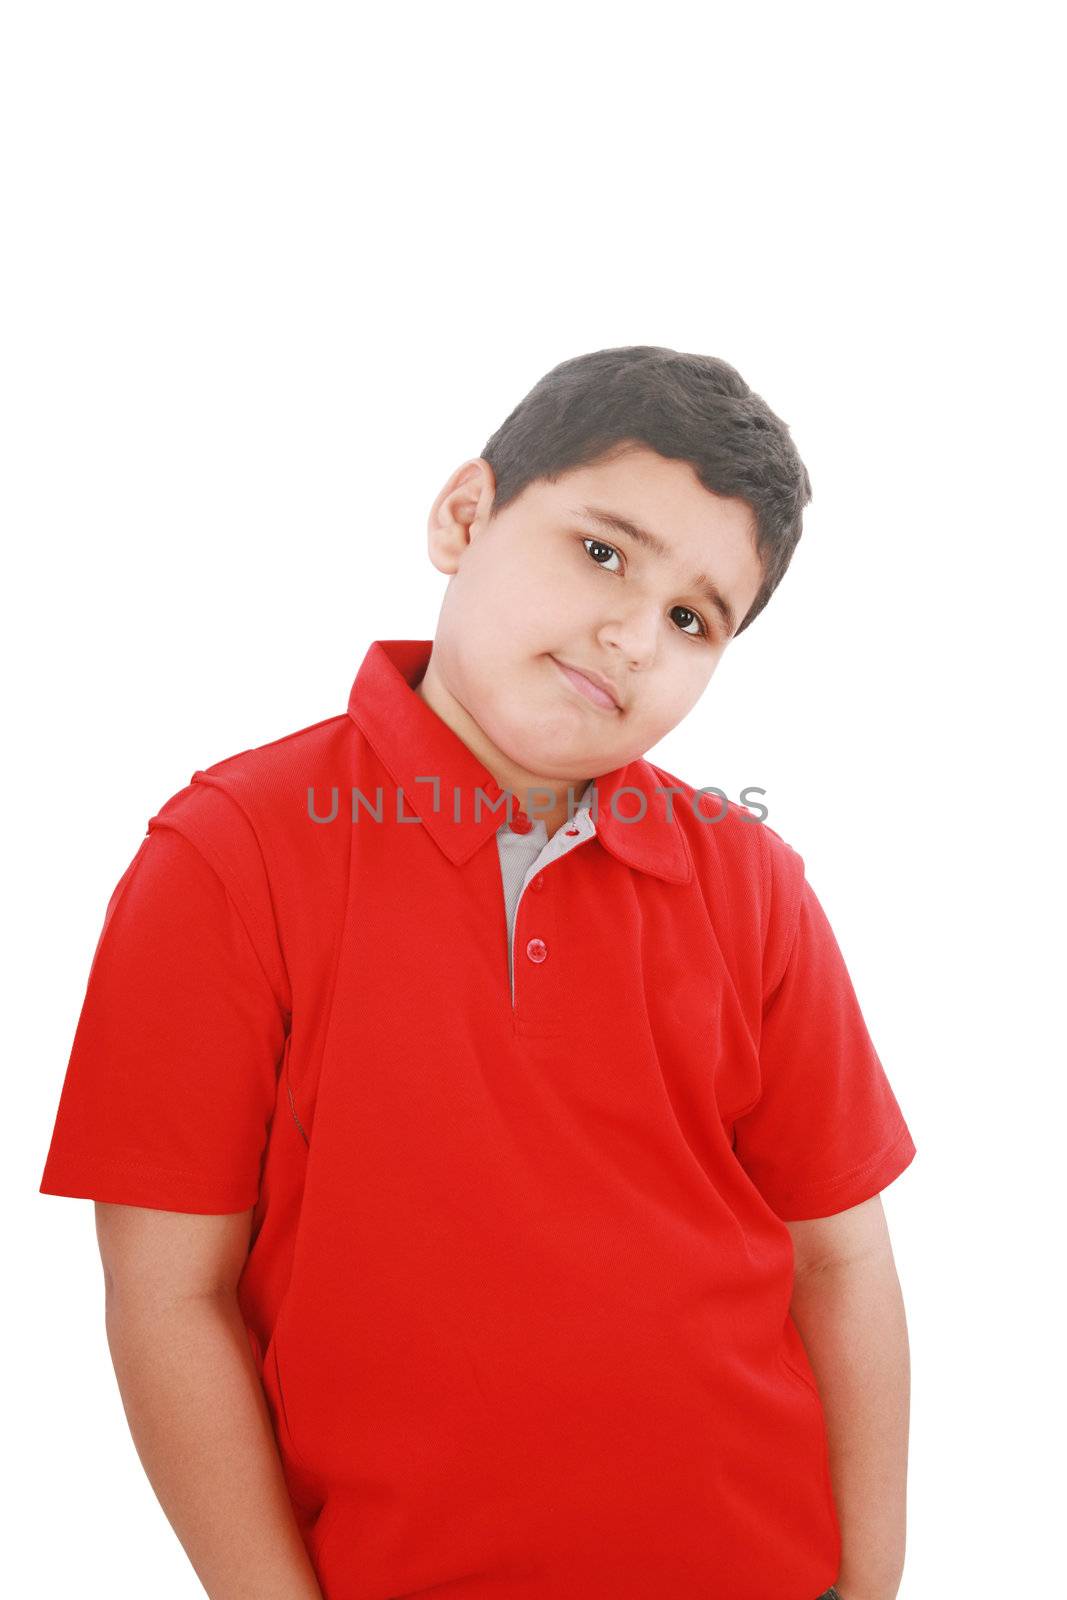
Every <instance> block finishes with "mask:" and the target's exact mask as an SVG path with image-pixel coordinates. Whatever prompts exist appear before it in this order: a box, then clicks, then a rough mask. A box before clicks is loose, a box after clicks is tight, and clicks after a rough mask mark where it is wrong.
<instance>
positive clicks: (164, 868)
mask: <svg viewBox="0 0 1067 1600" xmlns="http://www.w3.org/2000/svg"><path fill="white" fill-rule="evenodd" d="M287 1025H288V1016H287V1014H286V1012H285V1011H284V1009H283V1008H282V1006H281V1004H280V1003H279V999H278V995H277V993H276V992H275V989H274V987H273V986H272V984H271V982H270V981H268V977H267V974H266V972H265V971H264V957H263V952H262V950H260V951H259V952H258V953H257V948H256V945H254V944H253V942H252V938H251V937H250V934H249V931H248V926H247V916H242V914H241V912H239V910H238V908H237V904H236V902H235V899H234V898H233V897H232V896H231V894H230V893H229V891H228V890H227V888H226V886H225V885H224V883H223V881H222V879H221V878H220V876H219V875H218V873H217V872H216V871H215V869H214V868H213V867H212V866H211V865H209V863H208V862H207V860H205V858H204V856H203V854H202V853H201V852H200V850H198V849H197V847H196V846H195V845H194V844H193V843H192V842H191V841H190V840H189V839H188V838H187V837H185V836H184V835H183V833H181V832H180V831H178V830H177V829H176V828H174V827H169V826H157V827H154V828H152V829H151V831H150V832H149V833H148V834H147V835H146V837H145V838H144V839H143V841H142V843H141V846H140V848H139V850H138V851H137V853H136V855H135V856H134V858H133V860H132V861H131V862H130V864H129V866H128V867H127V869H126V871H125V872H124V873H123V875H122V877H121V878H120V880H119V882H118V884H117V885H116V887H115V890H114V892H113V894H112V896H111V899H110V901H109V902H108V906H107V911H106V914H105V917H104V924H103V928H102V931H101V934H100V937H99V940H98V943H97V946H96V951H95V954H94V956H93V960H92V965H91V967H90V971H89V978H88V984H87V988H86V993H85V999H84V1002H83V1005H82V1009H81V1014H80V1017H79V1020H78V1025H77V1030H76V1033H75V1038H74V1044H73V1049H72V1051H71V1055H70V1059H69V1062H68V1065H67V1070H66V1077H65V1080H64V1083H63V1087H62V1091H61V1095H60V1101H59V1109H58V1113H57V1116H56V1122H55V1127H54V1130H53V1133H52V1140H51V1146H50V1148H49V1151H48V1157H47V1161H46V1164H45V1168H44V1174H43V1178H42V1181H41V1184H40V1192H41V1193H42V1194H60V1195H71V1196H76V1197H84V1198H88V1199H94V1200H102V1201H117V1202H120V1203H123V1204H127V1205H136V1206H150V1207H157V1208H159V1209H161V1210H167V1211H189V1212H200V1213H211V1212H229V1211H242V1210H245V1209H246V1208H248V1207H251V1206H253V1205H255V1203H256V1201H257V1199H258V1195H259V1181H260V1169H261V1164H262V1158H263V1153H264V1149H265V1145H266V1138H267V1133H268V1130H269V1125H270V1120H271V1117H272V1115H273V1111H274V1105H275V1099H276V1094H277V1080H278V1072H279V1067H280V1063H281V1059H282V1056H283V1054H284V1048H285V1037H286V1030H287Z"/></svg>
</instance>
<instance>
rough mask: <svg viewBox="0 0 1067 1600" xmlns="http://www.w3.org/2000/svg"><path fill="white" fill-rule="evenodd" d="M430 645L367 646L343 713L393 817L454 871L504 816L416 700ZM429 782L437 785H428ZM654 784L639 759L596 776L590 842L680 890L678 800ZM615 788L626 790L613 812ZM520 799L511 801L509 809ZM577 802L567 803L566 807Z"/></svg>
mask: <svg viewBox="0 0 1067 1600" xmlns="http://www.w3.org/2000/svg"><path fill="white" fill-rule="evenodd" d="M432 647H433V640H432V639H376V640H375V641H374V643H373V644H372V645H371V646H370V648H369V650H368V651H367V653H366V655H365V656H364V658H363V662H362V665H361V666H360V669H359V671H358V673H357V674H356V679H355V682H354V683H353V685H352V690H351V693H350V694H349V697H348V715H349V716H350V717H351V719H352V721H353V722H354V723H355V724H356V726H357V727H358V728H359V729H360V730H361V732H362V733H363V734H364V735H365V736H366V738H367V740H368V741H369V743H370V745H371V747H372V748H373V750H374V751H375V753H376V755H377V756H378V757H379V759H380V760H381V762H382V765H383V766H384V767H385V768H386V770H387V772H388V773H389V775H390V777H391V778H392V779H393V782H394V783H395V784H396V785H397V787H398V788H400V789H402V790H403V801H402V805H403V812H402V814H403V815H404V816H410V815H411V813H412V812H414V813H415V814H416V815H418V816H419V817H420V818H421V819H422V822H423V825H424V826H425V827H426V829H427V831H428V832H429V834H430V835H431V837H432V838H433V840H434V842H435V843H436V844H437V845H439V846H440V848H441V850H442V851H443V852H444V854H445V855H446V856H447V857H448V859H449V860H450V861H452V862H453V863H454V864H455V865H456V866H461V865H462V864H463V863H464V862H466V861H469V860H470V858H471V856H472V855H473V854H474V852H475V851H476V850H477V849H479V848H480V846H481V845H482V844H484V842H485V840H486V839H487V838H489V836H490V835H491V834H494V833H495V832H496V830H497V828H498V827H499V826H500V824H501V823H502V822H503V821H505V820H506V817H507V812H506V810H505V800H504V793H503V790H502V789H501V787H500V785H499V784H498V783H497V782H496V779H495V778H494V777H493V776H492V774H491V773H490V772H489V770H488V769H487V768H486V767H485V766H483V765H482V763H481V762H480V761H479V760H478V759H477V757H476V756H475V755H474V753H473V751H471V750H470V749H469V748H468V746H467V745H465V744H464V743H463V740H462V739H461V738H460V737H459V735H458V734H456V733H454V732H453V731H452V729H451V728H450V727H449V726H448V724H447V722H444V721H443V720H442V719H441V718H440V717H439V716H438V715H437V713H436V711H434V710H432V709H431V707H430V706H428V705H427V704H426V702H425V701H424V700H423V699H422V698H421V697H420V696H419V695H417V694H416V693H415V685H416V684H417V683H418V682H419V680H420V678H421V677H422V675H423V673H424V672H425V671H426V666H427V663H428V662H429V659H430V651H431V649H432ZM435 777H436V778H438V779H439V782H438V783H436V784H435V783H434V782H433V779H434V778H435ZM420 779H421V780H422V781H421V782H420V781H418V780H420ZM658 782H659V780H658V776H657V774H656V772H655V771H654V769H653V768H652V767H651V766H650V765H649V764H648V762H647V761H645V760H643V759H642V758H640V757H638V758H637V759H635V760H633V761H628V762H626V763H625V764H624V765H623V766H621V767H616V768H615V769H614V771H612V772H605V773H602V774H601V775H600V776H599V777H598V778H596V779H595V780H594V783H593V787H594V788H595V790H596V792H597V808H596V812H595V820H596V831H597V837H598V838H599V839H600V840H601V842H602V843H603V844H604V845H605V847H606V848H607V849H608V850H610V851H611V853H612V855H614V856H617V857H618V859H619V860H620V861H622V862H624V863H625V864H626V865H627V866H630V867H637V868H638V869H639V870H640V871H642V872H648V873H651V874H652V875H653V876H654V877H657V878H662V879H664V880H665V881H666V882H667V883H687V882H688V881H689V879H690V878H691V876H692V870H693V869H692V862H691V860H690V856H689V850H688V847H687V845H686V842H685V836H684V834H683V833H682V829H681V826H680V824H679V822H678V819H677V816H675V815H673V813H672V814H668V811H667V801H668V798H672V799H673V805H674V807H675V808H676V807H677V806H678V804H679V802H680V801H681V798H682V797H681V796H680V795H678V794H675V795H674V796H673V797H668V796H667V795H665V794H663V793H661V792H659V791H658V790H657V784H658ZM479 788H481V789H482V790H483V791H484V795H485V797H486V798H484V799H482V801H481V803H480V815H478V816H476V815H475V803H474V802H475V791H476V790H477V789H479ZM620 790H622V791H626V792H624V793H622V794H621V795H620V797H619V799H618V800H617V801H616V802H615V804H614V807H613V804H612V802H613V798H614V797H615V796H616V795H617V794H619V791H620ZM633 791H637V792H636V793H634V792H633ZM642 796H643V797H644V801H645V811H644V815H643V816H642V815H641V797H642ZM382 798H383V804H384V807H385V810H384V813H383V814H384V815H386V816H388V817H390V818H391V819H392V818H394V817H395V816H396V814H397V812H396V807H397V800H396V797H395V795H388V794H383V797H382ZM520 798H521V797H520V796H518V795H516V796H515V797H514V799H513V801H512V806H513V807H517V806H518V804H519V801H520ZM579 798H580V797H579V796H578V795H575V802H574V803H575V807H577V805H578V801H579ZM366 799H367V802H368V804H371V805H374V804H376V796H374V795H367V796H366ZM435 800H436V807H435ZM494 805H495V809H494ZM616 811H618V813H619V815H618V816H616V814H615V813H616ZM457 813H458V818H457Z"/></svg>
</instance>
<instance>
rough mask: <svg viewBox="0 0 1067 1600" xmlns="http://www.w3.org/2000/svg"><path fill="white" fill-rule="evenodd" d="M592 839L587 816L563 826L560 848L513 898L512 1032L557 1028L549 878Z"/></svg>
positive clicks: (554, 931)
mask: <svg viewBox="0 0 1067 1600" xmlns="http://www.w3.org/2000/svg"><path fill="white" fill-rule="evenodd" d="M558 837H560V836H559V835H554V838H558ZM595 837H596V830H595V828H594V827H593V826H592V824H591V821H590V819H589V818H588V817H586V818H583V819H582V825H569V826H567V827H565V828H564V829H563V830H562V838H563V839H566V841H567V843H566V848H563V849H558V850H557V851H556V853H555V854H552V855H551V856H550V857H549V858H548V859H547V860H546V862H545V865H544V867H542V868H539V869H538V871H537V872H535V873H534V876H533V877H532V878H531V879H530V880H529V882H528V883H526V885H525V886H524V888H523V890H522V893H521V894H520V895H519V900H518V904H517V906H516V908H515V922H514V928H513V932H512V974H511V1012H512V1024H513V1026H514V1028H515V1031H516V1032H517V1033H520V1034H521V1033H529V1034H541V1033H546V1034H552V1033H554V1032H555V1031H557V1030H558V1028H559V1027H560V1025H561V1024H560V1020H559V1017H558V1016H557V1014H556V1011H557V1007H556V1001H555V996H556V995H557V994H558V986H557V983H556V982H555V981H554V970H555V963H554V961H553V952H554V951H555V952H556V954H557V956H558V954H559V948H560V947H559V942H558V935H557V924H556V896H555V895H554V894H553V893H552V883H553V881H554V880H553V879H552V876H551V875H552V873H560V872H566V871H567V870H568V868H567V863H566V862H565V861H564V860H563V857H564V856H567V855H570V854H571V852H572V851H574V850H578V849H581V848H582V847H583V845H587V844H589V843H590V842H591V841H592V839H594V838H595ZM527 891H529V893H528V892H527Z"/></svg>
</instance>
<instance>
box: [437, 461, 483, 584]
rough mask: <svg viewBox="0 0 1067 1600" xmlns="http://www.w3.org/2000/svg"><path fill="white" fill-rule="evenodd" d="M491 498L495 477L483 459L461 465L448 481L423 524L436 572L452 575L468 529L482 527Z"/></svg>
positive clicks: (467, 542) (467, 534)
mask: <svg viewBox="0 0 1067 1600" xmlns="http://www.w3.org/2000/svg"><path fill="white" fill-rule="evenodd" d="M495 494H496V475H495V473H494V472H493V469H492V467H491V466H490V465H489V463H488V461H486V460H485V458H484V457H483V456H475V457H473V458H472V459H470V460H468V461H464V462H462V463H461V464H460V465H459V466H458V467H457V468H456V469H455V471H454V472H453V473H451V475H450V476H449V477H448V479H447V480H446V482H445V483H444V485H443V486H442V488H441V489H440V490H439V491H438V494H437V496H436V498H435V499H434V502H433V504H432V506H431V507H430V515H429V520H428V523H427V533H428V542H429V551H430V560H431V561H432V562H433V564H434V566H435V567H436V568H437V570H438V571H439V572H444V573H447V574H449V575H451V574H452V573H454V572H455V571H456V568H457V567H458V565H459V562H460V558H461V556H462V555H463V552H464V550H465V549H466V547H467V545H468V544H469V543H470V540H471V538H472V537H473V536H474V533H473V532H472V526H473V525H474V524H475V523H476V522H482V523H484V521H485V520H486V518H487V517H488V514H489V509H490V507H491V506H492V503H493V498H494V496H495ZM475 531H476V530H475Z"/></svg>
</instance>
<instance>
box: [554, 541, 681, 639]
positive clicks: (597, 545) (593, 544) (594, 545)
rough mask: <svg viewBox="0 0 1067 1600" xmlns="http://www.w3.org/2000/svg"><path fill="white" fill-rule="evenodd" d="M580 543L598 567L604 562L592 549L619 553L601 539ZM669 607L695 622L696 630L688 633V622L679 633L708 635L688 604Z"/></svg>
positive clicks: (614, 553) (616, 554)
mask: <svg viewBox="0 0 1067 1600" xmlns="http://www.w3.org/2000/svg"><path fill="white" fill-rule="evenodd" d="M582 543H583V545H584V546H585V548H586V550H587V552H588V554H589V556H590V559H591V560H593V561H595V562H596V564H597V566H598V567H602V566H604V565H605V563H604V561H602V560H601V559H600V557H599V556H597V555H594V553H593V552H594V551H597V550H606V551H607V554H608V557H609V558H610V557H611V556H616V557H618V555H619V552H618V551H617V550H616V548H615V546H614V545H613V544H605V543H604V541H603V540H602V539H583V540H582ZM607 570H609V571H612V570H614V569H612V568H608V569H607ZM671 609H672V611H681V612H682V613H683V615H684V616H686V617H689V618H691V619H692V620H693V622H695V623H696V624H697V631H696V632H695V633H690V631H689V626H688V624H686V625H684V626H682V627H680V628H679V629H678V631H679V633H684V634H685V635H686V636H687V637H688V638H690V639H702V638H707V637H708V630H707V628H706V627H705V625H704V621H703V619H702V618H701V617H700V616H699V615H698V614H697V612H695V611H690V609H689V607H688V606H672V607H671Z"/></svg>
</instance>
